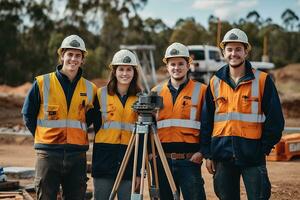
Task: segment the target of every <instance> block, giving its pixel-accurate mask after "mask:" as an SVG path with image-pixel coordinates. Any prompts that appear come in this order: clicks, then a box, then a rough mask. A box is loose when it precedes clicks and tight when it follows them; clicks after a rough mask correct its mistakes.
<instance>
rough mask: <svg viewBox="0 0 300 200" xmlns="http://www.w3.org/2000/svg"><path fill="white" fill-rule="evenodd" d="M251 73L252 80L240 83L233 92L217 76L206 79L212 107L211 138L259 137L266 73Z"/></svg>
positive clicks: (263, 118) (257, 71) (256, 71)
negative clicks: (208, 82) (212, 101)
mask: <svg viewBox="0 0 300 200" xmlns="http://www.w3.org/2000/svg"><path fill="white" fill-rule="evenodd" d="M253 73H254V76H255V79H253V80H249V81H245V82H242V83H241V84H240V85H239V86H238V88H237V89H232V88H231V87H230V86H229V85H228V84H227V83H226V82H225V81H223V80H221V79H219V78H218V77H217V76H213V78H212V79H211V80H210V86H211V91H212V95H213V98H214V102H215V108H216V109H215V115H214V128H213V133H212V136H213V137H222V136H238V137H243V138H248V139H259V138H261V134H262V124H263V122H264V121H265V116H264V114H263V112H262V110H261V101H262V96H263V92H264V88H265V80H266V77H267V74H266V73H264V72H261V71H259V70H253Z"/></svg>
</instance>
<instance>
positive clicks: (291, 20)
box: [281, 9, 299, 31]
mask: <svg viewBox="0 0 300 200" xmlns="http://www.w3.org/2000/svg"><path fill="white" fill-rule="evenodd" d="M281 19H282V20H283V24H284V25H285V29H286V30H290V31H293V30H294V26H295V23H296V22H298V21H299V17H298V16H297V15H296V13H295V12H294V11H292V10H291V9H286V10H285V11H284V12H283V13H282V15H281Z"/></svg>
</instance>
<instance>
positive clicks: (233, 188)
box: [214, 162, 271, 200]
mask: <svg viewBox="0 0 300 200" xmlns="http://www.w3.org/2000/svg"><path fill="white" fill-rule="evenodd" d="M215 167H216V173H215V175H214V190H215V193H216V195H217V196H218V198H219V199H221V200H240V177H241V176H242V178H243V181H244V184H245V188H246V193H247V198H248V200H267V199H269V198H270V196H271V184H270V181H269V178H268V174H267V168H266V165H260V166H254V167H240V166H236V165H235V164H234V163H233V162H215Z"/></svg>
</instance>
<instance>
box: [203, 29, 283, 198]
mask: <svg viewBox="0 0 300 200" xmlns="http://www.w3.org/2000/svg"><path fill="white" fill-rule="evenodd" d="M220 47H221V49H222V51H223V55H224V57H225V59H226V61H227V63H228V64H227V65H225V66H223V67H222V68H221V69H220V70H219V71H217V72H216V74H215V75H214V76H213V77H212V78H211V80H210V82H209V86H208V89H207V91H206V98H205V99H206V100H205V104H204V106H203V112H202V120H201V131H202V132H201V141H202V153H203V155H204V157H205V158H206V167H207V169H208V171H209V173H211V174H214V189H215V193H216V195H217V196H218V197H219V199H222V200H238V199H240V177H241V176H242V178H243V181H244V185H245V188H246V193H247V197H248V199H249V200H257V199H262V200H263V199H269V198H270V194H271V185H270V181H269V178H268V174H267V169H266V160H265V157H266V155H268V154H269V153H270V151H271V149H272V148H273V146H274V145H275V144H276V143H277V142H278V141H279V140H280V138H281V135H282V131H283V128H284V118H283V115H282V110H281V104H280V100H279V97H278V94H277V90H276V88H275V85H274V83H273V81H272V79H271V77H270V76H269V75H268V74H267V73H265V72H262V71H259V70H255V69H253V68H252V66H251V64H250V62H249V61H247V60H246V57H247V55H248V52H249V51H250V50H251V45H250V44H249V42H248V37H247V35H246V34H245V33H244V32H243V31H242V30H240V29H237V28H234V29H231V30H230V31H228V32H227V33H226V34H225V36H224V39H223V41H222V42H221V43H220Z"/></svg>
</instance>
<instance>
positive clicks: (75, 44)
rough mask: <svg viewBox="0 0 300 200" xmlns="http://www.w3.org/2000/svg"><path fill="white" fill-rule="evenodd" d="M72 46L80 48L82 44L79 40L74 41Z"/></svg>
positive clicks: (71, 43)
mask: <svg viewBox="0 0 300 200" xmlns="http://www.w3.org/2000/svg"><path fill="white" fill-rule="evenodd" d="M70 46H72V47H80V43H79V42H78V41H77V40H72V41H71V42H70Z"/></svg>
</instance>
